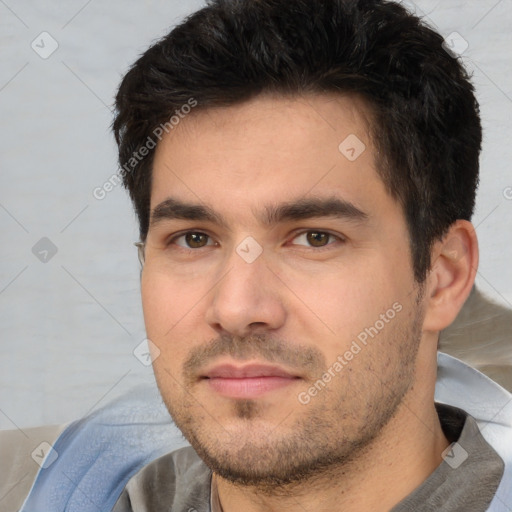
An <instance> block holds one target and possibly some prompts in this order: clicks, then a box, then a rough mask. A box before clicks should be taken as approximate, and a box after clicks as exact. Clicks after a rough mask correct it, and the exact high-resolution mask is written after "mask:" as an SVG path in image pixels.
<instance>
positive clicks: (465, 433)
mask: <svg viewBox="0 0 512 512" xmlns="http://www.w3.org/2000/svg"><path fill="white" fill-rule="evenodd" d="M436 408H437V412H438V414H439V419H440V421H441V425H442V427H443V431H444V433H445V435H446V437H447V439H448V440H449V441H450V442H452V443H454V442H456V444H455V445H454V446H453V448H452V450H451V451H449V452H448V454H447V456H446V457H445V460H444V461H443V462H442V463H441V464H440V465H439V466H438V467H437V469H436V470H435V471H434V472H433V473H432V474H431V475H430V476H429V477H428V478H427V479H426V480H425V481H424V482H423V483H422V484H421V485H420V486H419V487H418V488H417V489H415V490H414V491H413V492H412V493H411V494H409V496H407V497H406V498H404V499H403V500H402V501H401V502H400V503H398V504H397V505H395V506H394V507H393V508H392V510H391V511H390V512H434V511H435V512H469V511H471V512H485V511H486V510H487V509H488V507H489V505H490V503H491V501H492V498H493V497H494V494H495V492H496V489H497V488H498V485H499V483H500V481H501V478H502V476H503V471H504V463H503V461H502V459H501V458H500V456H499V455H498V454H497V453H496V451H495V450H494V449H493V448H492V447H491V446H490V445H489V444H488V443H487V441H486V440H485V439H484V438H483V437H482V434H481V433H480V430H479V428H478V425H477V423H476V421H475V420H474V419H473V418H472V417H471V416H469V415H468V414H467V413H465V412H464V411H462V410H461V409H457V408H456V407H452V406H447V405H442V404H436ZM404 478H407V475H404ZM213 482H215V480H213ZM113 512H222V509H221V506H220V502H219V499H218V494H217V489H216V487H215V485H212V473H211V471H210V469H209V468H208V467H207V466H206V465H205V464H204V462H203V461H202V460H201V459H200V458H199V457H198V455H197V454H196V452H195V451H194V450H193V448H192V447H186V448H181V449H180V450H176V451H174V452H172V453H169V454H166V455H164V456H163V457H160V458H158V459H156V460H154V461H153V462H151V463H150V464H148V465H147V466H145V467H144V468H142V469H141V470H140V471H139V472H138V473H137V474H136V475H134V476H133V477H132V478H131V479H130V480H129V482H128V484H127V485H126V487H125V489H124V491H123V493H122V494H121V496H120V497H119V499H118V501H117V503H116V505H115V506H114V509H113Z"/></svg>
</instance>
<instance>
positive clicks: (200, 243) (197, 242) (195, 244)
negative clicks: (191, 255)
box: [184, 232, 208, 249]
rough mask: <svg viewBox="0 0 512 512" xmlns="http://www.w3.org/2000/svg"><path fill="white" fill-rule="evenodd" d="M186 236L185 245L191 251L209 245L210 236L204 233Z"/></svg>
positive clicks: (191, 233) (192, 233)
mask: <svg viewBox="0 0 512 512" xmlns="http://www.w3.org/2000/svg"><path fill="white" fill-rule="evenodd" d="M184 236H185V243H186V244H187V246H188V247H190V248H191V249H199V248H201V247H204V246H205V245H207V244H208V235H205V234H204V233H194V232H190V233H187V234H186V235H184Z"/></svg>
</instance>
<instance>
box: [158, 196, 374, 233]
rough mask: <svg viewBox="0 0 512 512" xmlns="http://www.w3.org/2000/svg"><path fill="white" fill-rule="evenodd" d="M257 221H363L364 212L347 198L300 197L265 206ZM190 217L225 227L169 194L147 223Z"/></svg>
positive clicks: (212, 214)
mask: <svg viewBox="0 0 512 512" xmlns="http://www.w3.org/2000/svg"><path fill="white" fill-rule="evenodd" d="M256 216H257V218H258V219H259V221H260V222H261V224H263V225H264V226H267V227H271V226H274V225H277V224H279V223H282V222H285V221H298V220H306V219H312V218H317V217H332V218H338V219H344V220H349V221H356V222H364V221H366V220H368V214H366V213H365V212H363V211H362V210H360V209H359V208H357V207H356V206H355V205H354V204H352V203H351V202H349V201H346V200H343V199H339V198H338V197H327V198H315V197H313V198H303V199H298V200H296V201H290V202H286V203H282V204H278V205H266V206H265V207H264V209H263V214H258V215H256ZM175 219H180V220H190V221H203V222H211V223H213V224H217V225H219V226H221V227H224V228H225V229H227V230H229V228H228V223H227V222H226V220H225V219H224V217H223V216H222V215H220V214H219V213H217V212H215V211H214V210H213V209H212V208H210V207H209V206H206V205H202V204H192V203H185V202H183V201H181V200H179V199H176V198H172V197H169V198H167V199H165V200H164V201H162V202H161V203H160V204H158V205H157V206H156V207H155V208H154V209H153V211H152V213H151V220H150V226H151V227H154V226H155V225H156V224H159V223H160V222H162V221H164V220H175Z"/></svg>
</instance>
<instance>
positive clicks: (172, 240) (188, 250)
mask: <svg viewBox="0 0 512 512" xmlns="http://www.w3.org/2000/svg"><path fill="white" fill-rule="evenodd" d="M191 233H193V234H196V235H205V236H207V237H208V238H209V239H212V238H213V237H211V236H210V235H208V233H204V232H203V231H194V230H188V231H183V232H181V233H178V234H176V235H174V236H172V237H171V238H170V239H169V240H168V241H167V242H166V246H167V247H169V246H171V245H173V244H175V242H176V240H178V239H179V238H182V237H184V236H186V235H188V234H191ZM307 233H320V234H325V235H328V236H329V237H331V238H334V239H336V240H337V241H338V242H340V243H344V242H346V239H345V238H344V237H342V236H341V235H335V234H334V233H331V232H330V231H321V230H319V229H318V230H317V229H306V230H302V231H298V232H296V233H295V234H294V235H293V237H292V238H291V240H295V239H296V238H298V237H299V236H301V235H304V234H307ZM331 245H333V242H330V243H328V244H327V245H324V246H322V247H314V246H308V247H307V248H309V249H313V250H314V251H315V252H322V251H324V250H328V249H329V248H330V246H331ZM215 246H216V245H205V246H203V247H198V248H196V249H192V248H190V247H184V246H182V245H176V247H179V250H180V251H183V252H186V253H197V252H198V251H199V250H201V249H204V248H206V247H215ZM301 247H306V246H301Z"/></svg>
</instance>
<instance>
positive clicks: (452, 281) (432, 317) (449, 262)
mask: <svg viewBox="0 0 512 512" xmlns="http://www.w3.org/2000/svg"><path fill="white" fill-rule="evenodd" d="M431 256H432V263H431V268H430V271H429V274H428V276H427V283H426V295H425V306H426V310H425V318H424V322H423V330H424V331H434V332H439V331H441V330H443V329H444V328H445V327H448V326H449V325H450V324H451V323H452V322H453V321H454V320H455V317H456V316H457V314H458V313H459V311H460V310H461V309H462V306H463V305H464V302H465V301H466V299H467V298H468V296H469V293H470V292H471V288H472V287H473V283H474V281H475V276H476V271H477V268H478V240H477V238H476V232H475V228H474V227H473V225H472V224H471V222H469V221H467V220H458V221H456V222H455V223H454V224H452V226H451V227H450V229H449V231H448V233H446V235H445V236H444V237H443V239H442V240H441V241H438V242H436V243H435V244H434V247H433V248H432V253H431Z"/></svg>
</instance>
